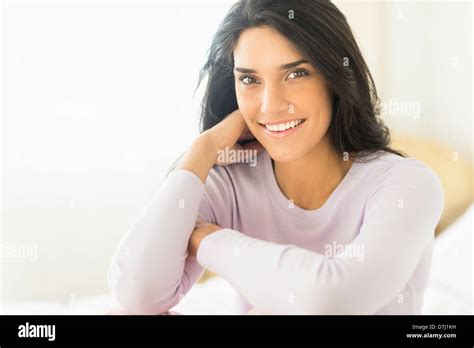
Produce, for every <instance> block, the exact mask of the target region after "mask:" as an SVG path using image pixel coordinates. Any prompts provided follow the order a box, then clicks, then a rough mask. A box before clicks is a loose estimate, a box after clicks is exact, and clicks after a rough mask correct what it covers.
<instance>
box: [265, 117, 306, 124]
mask: <svg viewBox="0 0 474 348" xmlns="http://www.w3.org/2000/svg"><path fill="white" fill-rule="evenodd" d="M298 120H303V121H305V120H306V119H305V118H289V119H286V120H279V121H269V122H263V121H262V122H258V123H259V124H260V125H273V124H280V123H288V122H291V121H298Z"/></svg>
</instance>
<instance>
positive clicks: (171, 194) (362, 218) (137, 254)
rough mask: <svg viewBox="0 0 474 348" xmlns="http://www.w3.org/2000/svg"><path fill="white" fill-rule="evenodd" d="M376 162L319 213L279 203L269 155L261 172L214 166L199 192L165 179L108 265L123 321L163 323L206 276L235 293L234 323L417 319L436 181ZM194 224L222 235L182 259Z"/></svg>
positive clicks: (439, 206) (178, 173) (425, 172)
mask: <svg viewBox="0 0 474 348" xmlns="http://www.w3.org/2000/svg"><path fill="white" fill-rule="evenodd" d="M379 155H380V156H378V157H375V158H374V159H372V160H370V161H368V162H367V163H362V162H360V163H359V162H358V161H356V162H354V163H353V164H352V166H351V168H350V170H349V172H348V173H347V174H346V176H345V177H344V179H343V180H342V182H341V183H340V184H339V185H338V186H337V188H336V189H335V190H334V191H333V193H332V194H331V196H330V197H329V198H328V200H327V201H326V202H325V204H324V205H323V206H322V207H321V208H319V209H315V210H304V209H302V208H300V207H298V206H296V205H294V204H292V202H291V197H285V195H284V194H283V193H282V192H281V190H280V189H279V187H278V183H277V181H276V178H275V175H274V172H273V168H272V162H271V158H270V156H269V155H268V153H267V152H266V151H263V152H261V153H259V155H258V157H257V165H256V166H251V165H249V164H247V163H242V164H234V165H230V166H226V167H220V166H215V167H213V168H212V170H211V171H210V173H209V176H208V178H207V181H206V184H205V185H204V184H203V183H202V182H201V181H200V180H199V178H198V177H197V176H196V175H195V174H193V173H192V172H190V171H186V170H175V171H173V172H171V173H170V174H169V176H168V177H167V178H166V180H165V181H164V182H163V183H162V185H161V187H160V189H159V190H158V192H157V193H156V194H155V196H154V197H153V199H152V200H151V202H150V203H149V204H148V205H147V207H146V208H145V209H144V211H143V212H142V214H141V215H140V216H139V217H137V219H136V220H135V222H134V224H133V225H132V226H131V227H130V229H129V231H128V232H127V233H126V235H125V236H124V237H123V239H122V240H121V242H120V244H119V246H118V248H117V250H116V252H115V254H114V256H113V260H112V264H111V266H110V269H109V273H108V279H109V286H110V288H111V290H112V293H113V294H114V296H115V298H116V299H117V301H118V302H119V303H120V304H121V305H122V306H123V307H124V308H126V309H127V311H129V312H133V313H140V314H153V313H163V312H166V311H168V310H169V309H171V308H173V307H174V306H175V305H176V304H177V303H178V302H179V299H180V298H181V297H182V296H184V295H185V294H186V293H187V292H188V291H189V289H190V288H191V287H192V285H193V284H194V283H195V281H196V280H197V279H198V277H199V276H200V275H201V274H202V272H203V270H204V268H207V269H209V270H210V271H212V272H214V273H217V274H218V275H220V276H221V277H223V278H225V279H226V280H227V281H229V282H230V283H231V284H232V285H233V286H234V287H235V289H236V290H237V291H238V293H239V294H240V297H241V313H246V312H247V311H248V310H249V309H250V308H251V307H255V309H256V311H258V312H261V313H265V314H418V313H420V311H421V306H422V303H423V301H422V300H423V293H424V290H425V287H426V284H427V280H428V277H429V271H430V265H431V257H432V247H433V241H434V229H435V226H436V225H437V223H438V221H439V218H440V216H441V213H442V210H443V204H444V196H443V191H442V187H441V183H440V181H439V178H438V177H437V176H436V175H435V174H434V172H433V171H432V170H431V169H430V168H429V167H427V166H426V165H425V164H423V163H422V162H420V161H417V160H415V159H413V158H402V157H400V156H397V155H394V154H391V153H388V152H381V153H379ZM196 220H200V221H207V222H212V223H216V224H218V225H219V226H221V227H222V230H220V231H217V232H215V233H212V234H210V235H208V236H206V237H205V238H204V239H203V241H202V243H201V245H200V247H199V249H198V252H197V257H196V258H187V245H188V240H189V237H190V235H191V233H192V231H193V228H194V225H195V222H196ZM357 248H358V249H357ZM357 250H358V252H357Z"/></svg>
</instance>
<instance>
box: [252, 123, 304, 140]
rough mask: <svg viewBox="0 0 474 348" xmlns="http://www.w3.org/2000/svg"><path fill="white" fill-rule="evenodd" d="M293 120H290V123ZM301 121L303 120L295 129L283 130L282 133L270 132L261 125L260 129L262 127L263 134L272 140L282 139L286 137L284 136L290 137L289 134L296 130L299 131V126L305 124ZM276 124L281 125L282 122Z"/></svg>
mask: <svg viewBox="0 0 474 348" xmlns="http://www.w3.org/2000/svg"><path fill="white" fill-rule="evenodd" d="M293 120H295V119H292V120H291V121H293ZM298 120H301V119H300V118H299V119H298ZM302 120H303V122H301V123H300V124H299V125H297V126H296V127H294V128H289V129H287V130H284V131H271V130H269V129H267V127H265V126H264V125H263V124H260V127H262V128H263V131H264V132H265V133H267V134H268V135H269V136H270V137H272V138H283V137H286V136H288V135H291V134H293V133H295V132H296V131H298V129H300V128H301V126H302V125H303V124H304V123H305V122H306V119H302ZM259 123H260V122H259ZM278 123H283V122H282V121H279V122H276V124H278ZM266 124H273V123H266Z"/></svg>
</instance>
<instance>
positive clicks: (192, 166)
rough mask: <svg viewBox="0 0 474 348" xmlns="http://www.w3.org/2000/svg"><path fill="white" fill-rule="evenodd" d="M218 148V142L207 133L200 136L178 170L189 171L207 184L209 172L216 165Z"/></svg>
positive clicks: (180, 163) (177, 167)
mask: <svg viewBox="0 0 474 348" xmlns="http://www.w3.org/2000/svg"><path fill="white" fill-rule="evenodd" d="M217 152H218V146H217V143H216V141H215V140H214V139H213V138H212V137H211V136H210V135H209V134H207V133H203V134H201V135H199V136H198V137H197V138H196V139H195V140H194V142H193V143H192V145H191V146H190V148H189V150H188V151H187V152H186V153H185V155H184V157H183V158H182V159H181V161H180V162H179V163H178V165H177V166H176V169H182V170H189V171H190V172H192V173H194V174H196V175H197V176H198V177H199V179H200V180H201V181H202V182H203V183H205V182H206V178H207V176H208V174H209V171H210V170H211V168H212V167H213V166H214V164H215V163H216V158H217Z"/></svg>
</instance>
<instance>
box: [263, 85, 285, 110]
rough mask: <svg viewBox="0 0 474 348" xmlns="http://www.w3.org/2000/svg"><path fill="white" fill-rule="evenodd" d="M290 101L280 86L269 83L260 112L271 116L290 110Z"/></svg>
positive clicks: (264, 92)
mask: <svg viewBox="0 0 474 348" xmlns="http://www.w3.org/2000/svg"><path fill="white" fill-rule="evenodd" d="M288 106H289V104H288V102H287V101H286V100H285V97H284V95H283V92H282V91H281V89H280V88H278V87H273V86H270V85H267V86H266V87H265V89H264V91H263V97H262V105H261V107H260V112H261V113H262V114H267V115H270V116H274V115H279V114H282V113H286V112H288Z"/></svg>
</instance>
